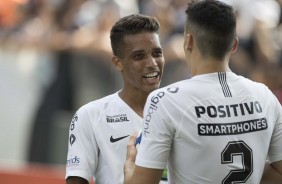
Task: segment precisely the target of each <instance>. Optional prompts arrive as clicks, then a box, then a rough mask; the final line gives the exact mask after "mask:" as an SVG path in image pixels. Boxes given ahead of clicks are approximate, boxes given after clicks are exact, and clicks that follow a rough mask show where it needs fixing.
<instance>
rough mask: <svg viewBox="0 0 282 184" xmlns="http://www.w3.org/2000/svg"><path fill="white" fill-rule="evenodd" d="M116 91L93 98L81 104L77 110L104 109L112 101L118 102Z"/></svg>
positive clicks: (97, 110)
mask: <svg viewBox="0 0 282 184" xmlns="http://www.w3.org/2000/svg"><path fill="white" fill-rule="evenodd" d="M118 98H119V97H118V92H116V93H113V94H110V95H107V96H104V97H102V98H100V99H96V100H93V101H91V102H88V103H86V104H84V105H83V106H81V107H80V108H79V109H78V111H80V112H82V111H86V112H88V111H91V112H99V111H102V110H105V108H106V107H108V106H111V105H110V104H112V103H118Z"/></svg>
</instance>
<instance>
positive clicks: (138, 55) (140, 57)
mask: <svg viewBox="0 0 282 184" xmlns="http://www.w3.org/2000/svg"><path fill="white" fill-rule="evenodd" d="M143 58H144V54H142V53H138V54H134V56H133V59H134V60H141V59H143Z"/></svg>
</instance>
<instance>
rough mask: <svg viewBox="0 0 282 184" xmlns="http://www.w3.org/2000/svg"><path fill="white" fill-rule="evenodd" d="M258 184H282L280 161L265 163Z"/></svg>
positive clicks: (281, 164)
mask: <svg viewBox="0 0 282 184" xmlns="http://www.w3.org/2000/svg"><path fill="white" fill-rule="evenodd" d="M260 184H282V161H278V162H274V163H272V164H270V163H269V162H268V161H266V163H265V167H264V172H263V176H262V179H261V182H260Z"/></svg>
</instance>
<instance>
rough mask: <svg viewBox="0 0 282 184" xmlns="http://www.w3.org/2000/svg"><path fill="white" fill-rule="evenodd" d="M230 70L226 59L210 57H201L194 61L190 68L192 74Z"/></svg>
mask: <svg viewBox="0 0 282 184" xmlns="http://www.w3.org/2000/svg"><path fill="white" fill-rule="evenodd" d="M228 71H231V70H230V68H229V66H228V59H225V60H216V59H211V58H206V59H202V60H200V61H199V62H197V63H195V64H194V66H192V68H191V74H192V76H195V75H201V74H207V73H215V72H228Z"/></svg>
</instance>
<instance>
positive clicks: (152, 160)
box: [135, 91, 175, 169]
mask: <svg viewBox="0 0 282 184" xmlns="http://www.w3.org/2000/svg"><path fill="white" fill-rule="evenodd" d="M166 95H167V94H166V93H165V92H162V91H158V92H157V93H153V94H150V96H149V97H148V99H147V102H146V105H145V108H144V120H143V130H142V140H141V144H140V147H139V149H138V154H137V158H136V162H135V163H136V165H138V166H142V167H147V168H154V169H164V168H165V167H166V164H167V160H168V157H169V153H170V149H171V144H172V140H173V134H174V132H175V131H174V127H173V124H172V122H171V121H170V118H169V113H168V112H167V109H166V107H167V106H169V104H167V103H168V102H167V100H166V99H165V98H166Z"/></svg>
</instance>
